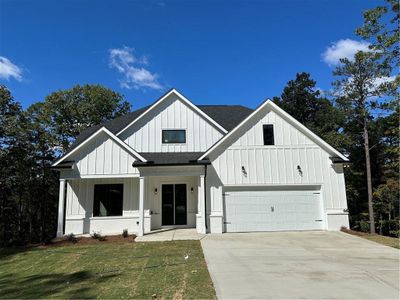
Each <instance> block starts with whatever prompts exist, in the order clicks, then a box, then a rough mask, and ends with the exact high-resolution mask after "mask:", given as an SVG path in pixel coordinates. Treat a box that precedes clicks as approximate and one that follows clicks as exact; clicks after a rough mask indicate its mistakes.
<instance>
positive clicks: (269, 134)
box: [263, 124, 275, 146]
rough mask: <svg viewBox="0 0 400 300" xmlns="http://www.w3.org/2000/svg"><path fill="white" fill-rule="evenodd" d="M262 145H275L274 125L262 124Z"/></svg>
mask: <svg viewBox="0 0 400 300" xmlns="http://www.w3.org/2000/svg"><path fill="white" fill-rule="evenodd" d="M263 135H264V145H266V146H267V145H275V143H274V125H272V124H268V125H263Z"/></svg>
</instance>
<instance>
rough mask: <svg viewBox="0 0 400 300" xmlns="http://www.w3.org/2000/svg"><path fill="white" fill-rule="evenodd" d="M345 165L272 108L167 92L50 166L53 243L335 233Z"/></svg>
mask: <svg viewBox="0 0 400 300" xmlns="http://www.w3.org/2000/svg"><path fill="white" fill-rule="evenodd" d="M346 163H348V159H347V158H346V157H345V156H344V155H343V154H341V153H339V152H338V151H337V150H335V149H334V148H333V147H332V146H330V145H329V144H327V143H326V142H325V141H323V140H322V139H321V138H320V137H318V136H316V135H315V134H314V133H312V132H311V131H310V130H309V129H308V128H306V127H305V126H304V125H302V124H301V123H299V122H298V121H297V120H295V119H294V118H293V117H291V116H290V115H289V114H287V113H286V112H285V111H283V110H282V109H281V108H279V107H278V106H277V105H275V104H274V103H273V102H272V101H270V100H266V101H265V102H263V103H262V104H261V105H260V106H259V107H258V108H257V109H255V110H253V109H250V108H247V107H244V106H229V105H195V104H193V103H192V102H191V101H189V100H188V99H187V98H185V97H184V96H183V95H182V94H180V93H179V92H178V91H176V90H175V89H172V90H170V91H169V92H167V93H166V94H165V95H163V96H162V97H161V98H160V99H158V100H157V101H156V102H155V103H154V104H152V105H151V106H148V107H144V108H142V109H139V110H137V111H134V112H131V113H129V114H127V115H125V116H122V117H119V118H116V119H114V120H112V121H109V122H107V123H105V124H101V125H98V126H94V127H92V128H89V129H87V130H86V131H84V132H83V133H82V134H81V135H80V136H79V138H78V139H77V141H76V142H75V144H74V145H73V146H72V147H71V149H70V150H69V151H68V152H67V153H66V154H65V155H64V156H63V157H61V158H60V159H59V160H57V161H56V162H55V163H54V164H53V167H54V168H56V169H58V170H59V171H60V194H59V217H58V218H59V219H58V233H57V234H58V236H61V235H63V234H68V233H75V234H84V233H91V232H93V231H100V232H101V233H102V234H118V233H121V232H122V231H123V230H124V229H128V231H129V232H132V233H136V234H137V235H139V236H141V235H143V234H145V233H148V232H151V231H152V230H156V229H160V228H169V227H193V228H196V229H197V231H198V232H199V233H207V232H210V233H223V232H251V231H278V230H339V229H340V228H341V226H346V227H348V213H347V200H346V192H345V181H344V174H343V166H344V165H345V164H346Z"/></svg>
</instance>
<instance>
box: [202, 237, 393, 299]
mask: <svg viewBox="0 0 400 300" xmlns="http://www.w3.org/2000/svg"><path fill="white" fill-rule="evenodd" d="M201 245H202V247H203V251H204V255H205V258H206V261H207V265H208V269H209V271H210V274H211V278H212V280H213V282H214V286H215V289H216V292H217V297H218V298H219V299H399V250H396V249H394V248H390V247H386V246H382V245H379V244H376V243H374V242H370V241H367V240H364V239H362V238H359V237H355V236H351V235H348V234H345V233H342V232H270V233H232V234H229V233H225V234H222V235H207V236H206V237H205V238H204V239H202V240H201Z"/></svg>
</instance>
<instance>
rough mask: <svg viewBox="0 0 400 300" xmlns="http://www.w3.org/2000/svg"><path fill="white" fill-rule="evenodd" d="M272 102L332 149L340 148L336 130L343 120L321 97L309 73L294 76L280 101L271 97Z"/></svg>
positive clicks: (338, 135)
mask: <svg viewBox="0 0 400 300" xmlns="http://www.w3.org/2000/svg"><path fill="white" fill-rule="evenodd" d="M273 101H274V102H275V103H276V104H278V105H279V106H280V107H281V108H282V109H284V110H285V111H286V112H288V113H289V114H290V115H291V116H293V117H294V118H295V119H297V120H298V121H300V122H301V123H302V124H304V125H305V126H307V127H308V128H309V129H311V130H312V131H313V132H314V133H316V134H317V135H319V136H320V137H322V138H323V139H325V140H326V141H327V142H328V143H330V144H331V145H333V146H335V147H340V145H341V144H342V141H341V139H342V137H341V135H340V134H339V130H340V127H341V123H342V119H343V116H342V115H341V113H340V111H338V110H337V109H336V108H335V106H334V105H333V104H332V102H331V101H330V100H329V99H327V98H325V97H322V96H321V94H320V91H319V90H317V89H316V82H315V81H314V80H313V79H311V75H310V74H309V73H305V72H302V73H297V74H296V78H295V79H294V80H290V81H289V82H288V83H287V85H286V86H285V88H284V89H283V93H282V95H281V97H274V98H273Z"/></svg>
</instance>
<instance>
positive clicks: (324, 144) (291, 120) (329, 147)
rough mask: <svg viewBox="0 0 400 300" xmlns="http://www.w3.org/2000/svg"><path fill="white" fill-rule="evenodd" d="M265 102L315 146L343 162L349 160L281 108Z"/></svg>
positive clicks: (270, 102)
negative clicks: (312, 141)
mask: <svg viewBox="0 0 400 300" xmlns="http://www.w3.org/2000/svg"><path fill="white" fill-rule="evenodd" d="M267 102H268V104H269V105H270V106H271V108H272V109H274V110H275V111H277V112H278V113H280V114H281V115H282V117H283V118H284V119H287V120H289V121H290V122H292V123H294V125H295V126H297V127H300V128H301V130H303V131H304V133H305V134H306V135H308V136H309V137H311V139H312V140H314V141H315V142H316V143H317V144H320V146H321V147H322V148H325V149H326V150H327V151H330V152H332V153H334V154H336V155H337V156H338V157H340V158H341V159H343V160H344V161H349V159H348V158H347V157H346V156H344V155H343V154H342V153H340V152H339V151H338V150H336V149H335V148H333V147H332V146H331V145H329V144H328V143H327V142H325V141H324V140H323V139H322V138H320V137H319V136H318V135H316V134H315V133H314V132H312V131H311V130H310V129H308V128H307V127H306V126H304V125H303V124H302V123H300V122H299V121H297V120H296V119H295V118H293V117H292V116H291V115H289V114H288V113H287V112H286V111H284V110H283V109H282V108H280V107H279V106H278V105H276V104H275V103H274V102H272V101H271V100H269V99H268V101H267Z"/></svg>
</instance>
